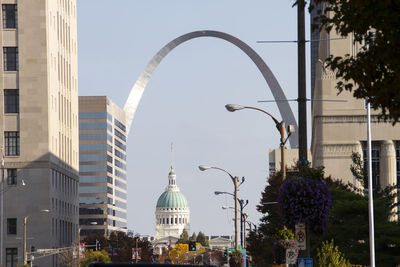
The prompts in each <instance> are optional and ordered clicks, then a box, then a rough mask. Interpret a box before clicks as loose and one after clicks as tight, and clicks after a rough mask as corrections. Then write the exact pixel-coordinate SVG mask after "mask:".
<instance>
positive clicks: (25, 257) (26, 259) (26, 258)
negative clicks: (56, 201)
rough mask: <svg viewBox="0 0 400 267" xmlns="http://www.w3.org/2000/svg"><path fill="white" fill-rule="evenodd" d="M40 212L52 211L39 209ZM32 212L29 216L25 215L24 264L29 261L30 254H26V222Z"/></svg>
mask: <svg viewBox="0 0 400 267" xmlns="http://www.w3.org/2000/svg"><path fill="white" fill-rule="evenodd" d="M39 211H40V212H50V210H47V209H46V210H39ZM31 215H32V213H31V214H28V215H27V216H25V217H24V264H27V263H28V256H27V254H26V223H27V222H28V218H29V216H31Z"/></svg>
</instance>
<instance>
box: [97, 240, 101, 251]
mask: <svg viewBox="0 0 400 267" xmlns="http://www.w3.org/2000/svg"><path fill="white" fill-rule="evenodd" d="M100 250H101V244H100V241H99V240H97V239H96V251H100Z"/></svg>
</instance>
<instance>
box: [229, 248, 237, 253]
mask: <svg viewBox="0 0 400 267" xmlns="http://www.w3.org/2000/svg"><path fill="white" fill-rule="evenodd" d="M228 251H229V252H232V251H236V248H228Z"/></svg>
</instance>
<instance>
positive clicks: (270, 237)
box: [247, 173, 282, 266]
mask: <svg viewBox="0 0 400 267" xmlns="http://www.w3.org/2000/svg"><path fill="white" fill-rule="evenodd" d="M281 184H282V178H281V174H280V173H277V174H275V175H273V176H271V177H270V178H269V179H268V183H267V185H266V186H265V189H264V191H263V192H262V194H261V200H260V204H259V205H257V210H258V211H259V212H261V213H262V214H263V216H262V217H261V219H260V222H261V223H260V225H259V227H258V228H256V229H253V230H252V231H250V232H249V236H248V238H247V250H248V251H249V253H250V255H251V256H252V259H253V261H254V263H255V264H256V266H271V264H272V262H273V255H272V251H273V243H274V240H275V235H276V234H277V231H278V230H279V229H281V228H282V223H281V219H280V216H279V212H278V208H277V205H276V204H273V203H275V202H276V201H277V198H278V192H279V188H280V186H281Z"/></svg>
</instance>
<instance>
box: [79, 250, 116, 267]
mask: <svg viewBox="0 0 400 267" xmlns="http://www.w3.org/2000/svg"><path fill="white" fill-rule="evenodd" d="M92 262H104V263H107V262H111V259H110V257H109V256H108V253H107V251H106V250H102V251H94V250H92V249H89V250H86V253H85V259H84V260H83V261H82V262H81V266H82V267H87V266H89V264H90V263H92Z"/></svg>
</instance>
